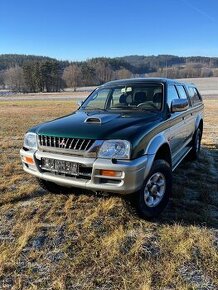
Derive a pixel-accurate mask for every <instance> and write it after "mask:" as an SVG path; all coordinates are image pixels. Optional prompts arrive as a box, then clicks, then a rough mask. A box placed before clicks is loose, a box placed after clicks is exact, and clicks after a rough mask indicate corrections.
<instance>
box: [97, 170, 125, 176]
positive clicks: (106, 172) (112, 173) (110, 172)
mask: <svg viewBox="0 0 218 290" xmlns="http://www.w3.org/2000/svg"><path fill="white" fill-rule="evenodd" d="M100 175H103V176H112V177H121V175H122V171H115V170H104V169H102V170H100Z"/></svg>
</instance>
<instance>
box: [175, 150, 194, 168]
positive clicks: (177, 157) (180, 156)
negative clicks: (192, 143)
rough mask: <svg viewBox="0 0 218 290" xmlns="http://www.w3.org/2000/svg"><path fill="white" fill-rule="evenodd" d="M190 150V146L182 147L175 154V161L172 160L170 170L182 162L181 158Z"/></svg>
mask: <svg viewBox="0 0 218 290" xmlns="http://www.w3.org/2000/svg"><path fill="white" fill-rule="evenodd" d="M191 150H192V147H184V148H183V149H182V150H181V152H179V154H178V155H177V156H176V159H175V161H174V162H173V167H172V171H174V170H175V169H176V167H177V166H179V164H180V163H181V162H182V160H183V159H184V158H185V157H186V156H187V155H188V153H189V152H190V151H191Z"/></svg>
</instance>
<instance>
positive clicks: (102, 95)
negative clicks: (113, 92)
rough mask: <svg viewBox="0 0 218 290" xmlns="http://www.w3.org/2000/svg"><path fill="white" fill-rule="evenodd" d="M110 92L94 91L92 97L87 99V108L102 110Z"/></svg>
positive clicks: (107, 90) (105, 90) (106, 90)
mask: <svg viewBox="0 0 218 290" xmlns="http://www.w3.org/2000/svg"><path fill="white" fill-rule="evenodd" d="M109 92H110V90H109V89H103V90H99V91H98V90H96V91H95V92H94V93H93V95H92V97H91V98H90V99H89V102H88V103H87V108H89V109H90V108H100V109H104V107H105V100H106V99H107V97H108V94H109Z"/></svg>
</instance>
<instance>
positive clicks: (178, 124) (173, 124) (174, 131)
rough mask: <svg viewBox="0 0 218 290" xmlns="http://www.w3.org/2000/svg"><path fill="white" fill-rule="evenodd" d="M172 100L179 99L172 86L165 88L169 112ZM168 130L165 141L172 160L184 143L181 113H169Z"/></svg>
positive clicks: (183, 124) (183, 126) (183, 125)
mask: <svg viewBox="0 0 218 290" xmlns="http://www.w3.org/2000/svg"><path fill="white" fill-rule="evenodd" d="M174 99H179V94H178V91H177V89H176V87H175V86H174V85H168V87H167V104H168V107H169V110H171V102H172V100H174ZM168 122H169V129H168V131H167V139H168V142H169V144H170V148H171V153H172V159H173V160H174V159H175V158H176V156H177V155H178V153H179V152H180V150H181V145H182V144H183V143H184V136H185V123H184V117H183V114H182V113H181V112H175V113H171V116H170V118H169V119H168Z"/></svg>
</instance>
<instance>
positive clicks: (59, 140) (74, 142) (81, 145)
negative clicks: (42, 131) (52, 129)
mask: <svg viewBox="0 0 218 290" xmlns="http://www.w3.org/2000/svg"><path fill="white" fill-rule="evenodd" d="M38 142H39V145H40V146H42V147H48V148H53V149H55V148H57V149H64V150H65V149H66V150H74V151H87V150H88V149H89V148H90V147H91V146H92V144H93V143H94V142H95V140H91V139H79V138H66V137H54V136H45V135H39V136H38Z"/></svg>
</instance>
